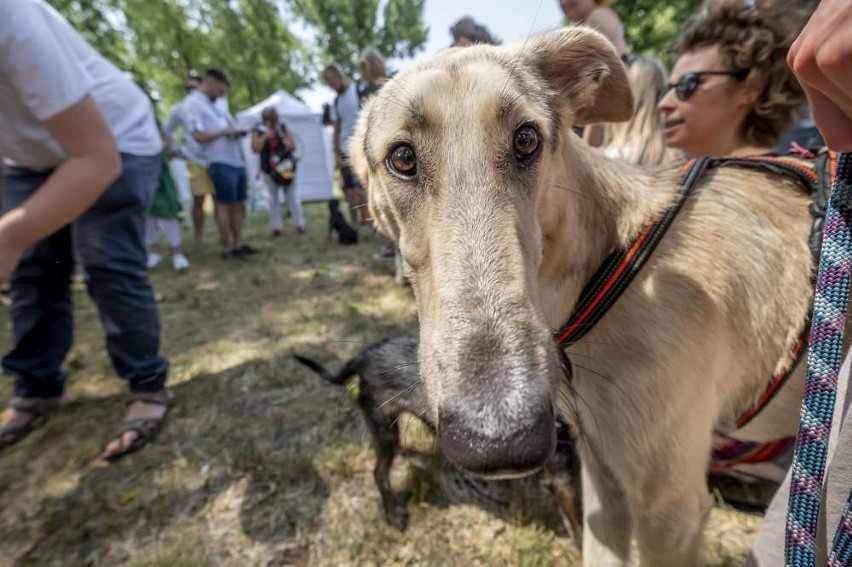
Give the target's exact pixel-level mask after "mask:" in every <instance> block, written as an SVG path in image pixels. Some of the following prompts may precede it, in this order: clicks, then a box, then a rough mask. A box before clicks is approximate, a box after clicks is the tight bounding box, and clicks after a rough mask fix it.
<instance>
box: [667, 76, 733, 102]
mask: <svg viewBox="0 0 852 567" xmlns="http://www.w3.org/2000/svg"><path fill="white" fill-rule="evenodd" d="M748 73H749V71H748V69H742V70H740V71H695V72H693V73H686V74H685V75H684V76H683V77H681V78H680V79H679V80H678V82H676V83H671V84H669V85H667V86H666V88H664V89H663V90H662V91H660V93H659V95H658V96H657V101H658V102H659V101H661V100H663V97H665V96H666V93H668V92H669V91H670V90H671V89H674V91H675V94H676V95H677V98H678V100H681V101H687V100H689V97H691V96H692V95H693V94H695V91H697V90H698V85H700V84H701V77H703V76H704V75H725V76H728V77H733V78H735V79H736V80H738V81H742V80H744V79H745V78H746V77H748Z"/></svg>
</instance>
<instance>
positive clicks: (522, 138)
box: [513, 126, 540, 160]
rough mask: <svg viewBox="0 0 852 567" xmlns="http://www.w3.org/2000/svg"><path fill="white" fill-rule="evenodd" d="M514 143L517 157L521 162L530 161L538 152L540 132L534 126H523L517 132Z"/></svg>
mask: <svg viewBox="0 0 852 567" xmlns="http://www.w3.org/2000/svg"><path fill="white" fill-rule="evenodd" d="M513 143H514V147H515V156H516V157H517V158H518V159H519V160H527V159H530V158H531V157H532V156H533V155H535V153H536V152H537V151H538V147H539V145H540V141H539V136H538V132H537V131H536V129H535V128H533V127H532V126H521V127H520V128H518V129H517V130H516V131H515V139H514V141H513Z"/></svg>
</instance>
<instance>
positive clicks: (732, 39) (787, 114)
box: [658, 1, 805, 157]
mask: <svg viewBox="0 0 852 567" xmlns="http://www.w3.org/2000/svg"><path fill="white" fill-rule="evenodd" d="M799 25H800V22H798V21H796V18H793V17H790V14H789V13H786V12H785V13H782V12H780V11H778V10H775V9H772V8H771V7H769V6H765V7H763V8H761V9H757V8H754V7H750V6H749V5H748V3H747V2H736V1H735V2H716V3H712V4H710V5H708V6H707V8H706V10H705V11H704V15H703V16H701V17H699V18H698V19H696V20H694V21H692V22H691V23H690V24H689V25H688V26H687V28H686V30H685V31H684V32H683V34H682V36H681V39H680V44H679V46H678V48H677V53H678V58H677V61H676V62H675V65H674V68H673V69H672V73H671V77H672V82H671V83H670V84H669V85H668V86H667V87H666V89H665V93H664V96H663V97H662V99H661V100H660V103H659V105H658V109H659V111H660V114H661V116H662V119H663V132H664V135H665V137H666V143H667V144H668V145H669V147H672V148H677V149H680V150H683V151H685V152H686V153H687V154H688V155H689V156H690V157H699V156H714V157H726V156H749V155H751V156H753V155H762V154H767V153H770V152H771V151H772V148H773V147H774V146H775V145H776V144H777V143H778V141H779V140H780V138H781V136H782V135H783V134H784V133H786V132H787V131H788V130H789V129H790V128H791V127H792V126H793V124H794V123H795V121H796V119H797V117H798V113H799V109H800V108H801V106H802V104H803V103H804V102H805V95H804V92H803V91H802V87H801V86H800V85H799V82H798V81H797V80H796V77H795V76H794V75H793V72H792V71H791V70H790V68H789V67H788V66H787V62H786V61H785V57H786V53H787V50H788V49H789V47H790V44H792V42H793V39H794V38H795V37H796V32H797V31H798V29H799Z"/></svg>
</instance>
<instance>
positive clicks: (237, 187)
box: [207, 163, 248, 204]
mask: <svg viewBox="0 0 852 567" xmlns="http://www.w3.org/2000/svg"><path fill="white" fill-rule="evenodd" d="M207 173H208V174H210V179H211V180H212V181H213V187H214V188H215V189H216V202H217V203H224V204H229V203H242V202H243V201H245V200H246V197H247V196H248V195H247V188H246V170H245V168H242V167H234V166H233V165H227V164H224V163H212V164H210V166H209V167H208V168H207Z"/></svg>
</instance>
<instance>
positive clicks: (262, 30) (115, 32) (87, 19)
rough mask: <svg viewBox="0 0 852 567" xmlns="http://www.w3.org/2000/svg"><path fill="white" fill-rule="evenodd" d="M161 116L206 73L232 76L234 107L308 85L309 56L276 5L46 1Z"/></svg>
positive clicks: (246, 0) (270, 1)
mask: <svg viewBox="0 0 852 567" xmlns="http://www.w3.org/2000/svg"><path fill="white" fill-rule="evenodd" d="M51 3H52V4H53V5H54V7H56V8H57V10H59V11H60V12H61V13H62V14H63V15H64V16H65V17H66V18H68V20H69V21H70V22H71V24H72V25H74V26H75V27H76V28H77V29H78V30H79V31H80V32H81V33H82V35H83V36H84V37H85V38H86V39H87V40H88V41H89V43H90V44H91V45H92V46H94V47H95V48H96V49H97V50H98V51H100V52H101V53H102V54H103V55H104V56H106V57H107V58H108V59H110V60H111V61H112V62H113V63H115V64H116V66H118V67H119V68H120V69H122V70H125V71H127V72H129V73H131V74H132V75H133V77H134V79H135V80H136V82H137V83H138V84H139V85H140V86H142V87H143V88H144V89H145V90H146V91H147V92H148V93H149V94H150V95H151V97H152V99H153V100H154V101H155V103H157V105H158V106H159V107H160V110H161V111H165V110H166V109H167V108H168V107H169V106H171V105H172V104H173V103H174V102H176V101H177V100H179V99H180V98H181V97H182V96H183V79H184V76H186V75H187V74H188V73H190V72H193V71H194V72H200V71H203V70H204V68H205V67H209V66H216V67H221V68H222V69H223V70H225V71H226V72H227V73H228V75H229V76H230V77H231V82H232V85H233V86H232V89H231V93H230V99H231V103H232V107H234V108H240V107H244V106H248V105H249V104H251V103H253V102H255V101H257V99H258V98H260V97H263V96H266V95H268V94H270V93H272V92H273V91H275V90H277V89H280V88H283V89H287V90H295V89H297V88H300V87H302V86H305V85H306V84H307V79H306V77H307V76H308V74H307V70H308V69H310V68H311V67H312V65H310V57H309V55H308V53H307V51H306V49H305V47H304V46H303V45H302V43H301V42H300V41H299V40H298V39H297V38H296V37H295V36H294V35H293V34H292V33H290V31H289V30H288V29H287V27H286V26H285V25H284V21H283V19H282V17H281V13H280V11H279V9H278V7H277V4H276V2H275V0H51Z"/></svg>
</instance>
